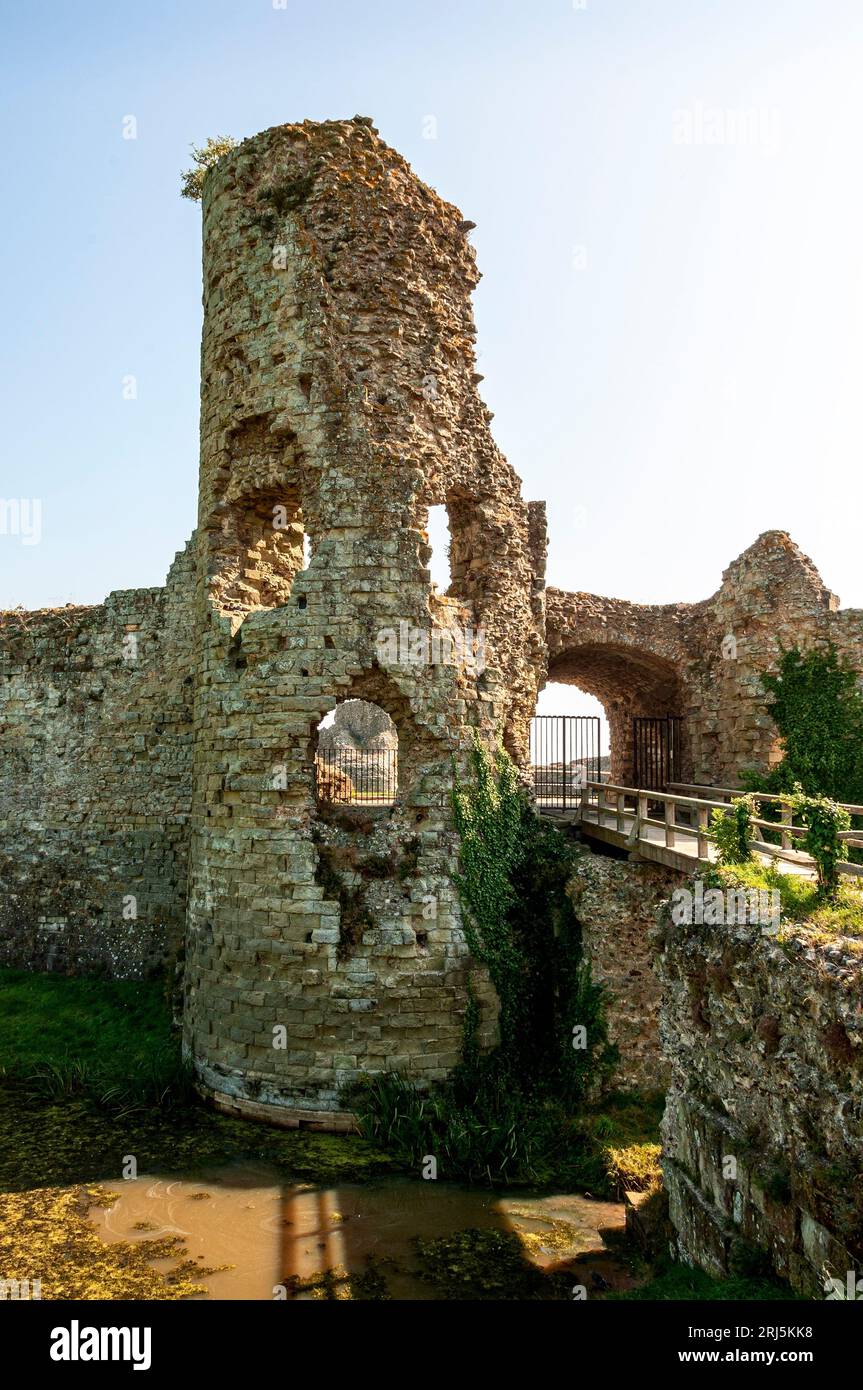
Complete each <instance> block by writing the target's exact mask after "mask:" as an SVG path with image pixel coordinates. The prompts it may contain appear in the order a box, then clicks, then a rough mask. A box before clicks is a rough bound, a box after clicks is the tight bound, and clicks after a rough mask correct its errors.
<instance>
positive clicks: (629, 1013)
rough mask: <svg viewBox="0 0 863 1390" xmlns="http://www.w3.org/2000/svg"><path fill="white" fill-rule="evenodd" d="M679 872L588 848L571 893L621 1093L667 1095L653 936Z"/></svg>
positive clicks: (569, 888)
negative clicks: (600, 994) (602, 997)
mask: <svg viewBox="0 0 863 1390" xmlns="http://www.w3.org/2000/svg"><path fill="white" fill-rule="evenodd" d="M679 882H680V875H679V874H675V873H674V872H673V871H671V870H669V869H662V868H660V867H658V866H657V865H653V864H636V863H626V862H623V861H621V860H618V859H611V858H607V857H606V856H604V855H598V854H592V853H591V852H590V851H589V850H583V851H582V852H581V853H580V854H579V855H578V860H577V864H576V868H575V872H574V873H573V876H572V878H571V879H570V881H569V883H568V884H567V893H568V895H569V897H570V899H571V901H572V905H573V908H574V910H575V914H576V917H577V918H578V920H579V922H580V924H581V940H582V949H583V951H584V954H585V958H586V959H587V960H588V961H589V962H590V967H591V974H592V976H593V979H594V980H595V981H596V982H597V983H598V984H601V985H603V986H604V988H605V991H606V1003H605V1009H606V1018H607V1020H608V1033H609V1038H610V1040H611V1042H613V1043H615V1044H616V1045H617V1047H618V1049H619V1051H620V1062H619V1065H618V1067H617V1069H616V1071H615V1073H614V1076H613V1077H612V1079H611V1083H610V1084H611V1085H612V1086H613V1087H614V1089H615V1090H628V1089H635V1090H643V1091H661V1090H662V1089H663V1088H664V1086H665V1084H666V1081H667V1079H668V1064H667V1062H666V1061H665V1058H664V1056H663V1053H662V1047H661V1044H660V1040H659V999H660V986H659V980H658V978H657V975H656V972H655V970H654V959H653V958H654V955H655V952H656V945H655V942H654V941H653V939H652V937H651V931H652V929H653V928H655V926H656V921H657V914H658V913H659V912H660V910H661V908H662V906H663V905H664V903H665V902H666V901H667V899H668V897H669V894H670V892H671V890H672V887H673V886H674V885H676V884H677V883H679Z"/></svg>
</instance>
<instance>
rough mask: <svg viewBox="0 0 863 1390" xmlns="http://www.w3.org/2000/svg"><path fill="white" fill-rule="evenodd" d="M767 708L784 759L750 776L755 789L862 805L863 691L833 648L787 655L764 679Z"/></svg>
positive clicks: (749, 782)
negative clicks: (798, 791)
mask: <svg viewBox="0 0 863 1390" xmlns="http://www.w3.org/2000/svg"><path fill="white" fill-rule="evenodd" d="M761 680H762V684H763V686H764V689H765V691H766V692H767V694H768V695H769V696H770V697H771V698H770V700H769V701H768V703H767V710H768V713H769V714H770V716H771V718H772V719H773V721H774V723H775V724H776V727H777V729H778V731H779V733H780V735H781V737H782V742H783V747H784V757H783V759H782V762H781V763H779V764H778V765H777V766H776V767H775V768H773V769H772V770H771V771H770V772H769V773H767V774H762V773H758V772H749V773H748V774H747V775H746V777H745V778H744V781H745V784H746V786H747V788H748V789H749V790H751V791H766V792H774V793H779V794H782V793H793V792H794V790H795V788H796V786H797V785H799V786H800V787H801V788H802V790H803V791H804V792H805V793H806V794H807V795H808V796H826V797H831V798H832V799H833V800H834V801H846V802H851V803H853V804H855V805H857V804H863V690H861V687H860V678H859V675H858V673H857V672H856V671H855V670H854V668H853V667H851V666H849V665H848V663H847V662H846V661H843V660H841V659H840V657H839V656H838V654H837V651H836V648H835V647H833V646H832V645H831V646H827V647H821V648H816V649H813V650H812V651H808V652H805V653H802V652H800V651H799V650H798V649H797V648H796V647H795V648H792V649H791V650H790V651H786V652H783V654H782V658H781V660H780V663H779V670H778V672H777V673H776V675H762V677H761Z"/></svg>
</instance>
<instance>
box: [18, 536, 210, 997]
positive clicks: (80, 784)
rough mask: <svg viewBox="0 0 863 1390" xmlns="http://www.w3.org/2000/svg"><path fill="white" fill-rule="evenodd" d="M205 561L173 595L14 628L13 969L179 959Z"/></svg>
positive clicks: (137, 967)
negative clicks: (195, 630) (196, 627)
mask: <svg viewBox="0 0 863 1390" xmlns="http://www.w3.org/2000/svg"><path fill="white" fill-rule="evenodd" d="M193 577H194V576H193V570H192V562H191V556H190V553H189V552H188V551H187V552H184V553H183V554H182V555H180V556H178V557H177V560H176V562H175V564H174V566H173V567H172V570H171V573H170V575H169V577H168V582H167V586H166V587H165V588H164V589H143V590H130V591H125V592H118V593H113V594H111V595H110V597H109V598H108V599H106V601H105V603H104V604H100V605H98V606H97V607H92V608H72V607H69V608H62V609H57V610H47V611H44V612H37V613H19V612H6V613H3V614H0V962H2V963H3V964H7V965H16V966H21V967H24V966H27V967H32V966H35V967H37V968H47V969H60V970H68V971H78V970H84V971H89V970H93V969H103V970H107V971H108V972H109V973H110V974H112V975H117V976H138V975H141V974H142V973H145V972H146V971H147V970H149V969H152V968H155V967H156V966H158V965H159V964H161V963H162V962H163V961H164V960H166V959H168V958H170V957H172V956H174V955H176V953H177V951H178V950H179V948H180V945H181V941H182V936H183V931H184V915H185V897H186V877H187V868H188V835H189V812H190V803H191V729H192V694H193V670H194V665H193V658H192V651H191V641H192V635H193V634H192V631H191V628H190V625H189V609H190V604H191V599H192V594H193Z"/></svg>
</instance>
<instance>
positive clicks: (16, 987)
mask: <svg viewBox="0 0 863 1390" xmlns="http://www.w3.org/2000/svg"><path fill="white" fill-rule="evenodd" d="M0 1079H5V1080H7V1081H11V1082H15V1083H17V1084H19V1085H25V1086H26V1087H28V1088H29V1089H31V1090H33V1091H35V1092H39V1093H41V1094H45V1095H48V1096H54V1097H59V1096H63V1095H69V1096H71V1095H86V1096H90V1097H91V1098H93V1099H97V1100H99V1101H100V1102H102V1103H104V1104H111V1103H115V1104H120V1105H129V1104H135V1103H139V1104H157V1105H165V1104H169V1103H171V1102H173V1101H179V1100H184V1099H187V1097H188V1090H189V1085H188V1078H187V1077H186V1075H185V1070H184V1068H183V1065H182V1063H181V1060H180V1046H179V1039H178V1038H177V1036H176V1035H175V1034H173V1033H172V1030H171V1019H170V1013H169V1009H168V1004H167V1001H166V998H165V989H164V984H163V983H162V982H160V981H128V980H122V981H111V980H108V981H106V980H87V979H69V978H67V977H65V976H60V975H42V974H36V973H31V972H29V971H21V970H0Z"/></svg>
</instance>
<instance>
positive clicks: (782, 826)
mask: <svg viewBox="0 0 863 1390" xmlns="http://www.w3.org/2000/svg"><path fill="white" fill-rule="evenodd" d="M672 785H674V786H678V787H680V786H692V787H693V789H695V784H692V783H682V782H675V783H673V784H672ZM699 790H700V788H699ZM704 790H706V791H711V792H714V793H718V794H719V795H722V794H723V789H722V788H720V787H707V788H704ZM592 793H595V794H596V799H595V800H591V795H592ZM730 795H733V796H737V795H739V793H737V792H731V793H730ZM753 795H754V796H755V797H756V798H758V799H760V800H763V801H775V802H779V803H780V804H781V805H782V806H783V807H785V808H786V809H787V810H788V812H789V813H788V814H787V815H785V816H784V817H783V819H782V820H781V821H767V820H763V819H762V818H760V817H757V816H753V817H752V824H753V825H754V826H757V827H758V828H759V829H761V830H769V831H773V832H775V833H777V834H779V835H781V839H782V842H781V846H780V845H772V844H768V843H767V842H766V841H763V840H753V841H752V847H753V849H757V850H758V851H759V852H760V853H763V854H768V855H771V856H772V857H774V858H777V859H783V858H785V859H788V860H792V861H793V862H795V863H798V864H806V865H807V866H808V865H814V863H815V861H814V859H813V858H812V856H811V855H808V854H805V853H801V852H799V851H797V850H795V849H794V848H793V846H792V841H793V839H795V838H798V837H800V836H804V835H805V834H806V827H805V826H802V825H794V824H793V820H792V816H791V814H790V812H791V808H792V803H791V800H790V798H789V797H780V796H775V795H774V794H773V793H767V792H763V793H762V792H755V793H753ZM627 797H629V798H630V799H631V800H633V801H634V802H635V809H634V810H627V809H626V807H625V804H624V803H625V799H626V798H627ZM651 801H653V802H658V803H659V804H661V805H662V807H663V819H662V820H660V819H658V818H657V817H656V816H650V815H648V804H649V803H650V802H651ZM678 806H682V807H683V808H684V809H685V810H688V811H690V813H694V814H693V816H692V821H693V823H692V824H691V825H680V824H678V821H677V814H676V810H677V807H678ZM581 809H582V814H584V813H585V812H591V811H595V812H596V817H597V824H598V825H601V824H602V819H601V818H602V816H603V815H605V816H609V817H614V820H615V825H616V829H617V831H618V833H619V834H623V833H624V831H625V828H626V826H625V818H626V816H631V817H632V818H633V820H634V821H635V823H636V824H638V825H639V826H652V827H653V828H654V829H656V830H662V831H664V832H665V846H666V848H667V849H673V848H674V845H675V839H676V836H677V835H688V836H691V837H692V838H693V839H697V841H698V844H697V858H698V860H701V861H704V860H707V859H709V857H710V841H709V837H708V820H709V813H710V812H711V811H727V810H728V806H727V804H726V803H725V802H723V801H713V800H708V799H707V798H706V797H693V796H680V795H677V794H676V793H674V792H662V791H653V790H651V789H650V788H645V787H624V786H620V785H618V784H617V783H612V782H594V781H585V782H584V783H583V784H582V791H581ZM844 809H845V810H847V811H850V812H852V813H854V812H855V811H856V812H857V813H858V814H860V815H863V807H853V806H848V805H846V806H845V808H844ZM588 823H589V821H588ZM643 838H645V839H646V837H643ZM839 838H840V839H841V840H842V841H843V842H844V843H846V844H848V845H853V846H855V847H860V848H863V838H861V831H860V830H859V829H857V830H843V831H840V832H839ZM838 867H839V871H840V873H845V874H853V875H857V876H863V865H860V864H853V863H850V862H849V861H847V860H843V861H842V862H841V863H840V864H839V866H838Z"/></svg>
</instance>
